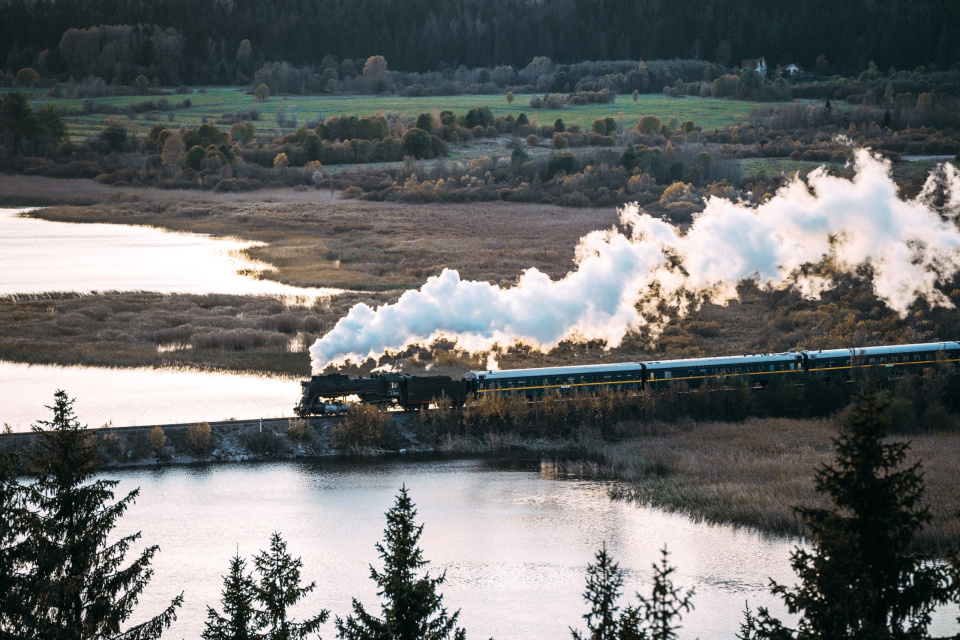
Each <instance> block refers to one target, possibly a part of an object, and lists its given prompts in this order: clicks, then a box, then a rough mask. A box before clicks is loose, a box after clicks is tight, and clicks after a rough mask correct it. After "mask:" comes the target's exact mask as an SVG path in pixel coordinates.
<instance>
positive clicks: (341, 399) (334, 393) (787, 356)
mask: <svg viewBox="0 0 960 640" xmlns="http://www.w3.org/2000/svg"><path fill="white" fill-rule="evenodd" d="M958 362H960V342H931V343H925V344H906V345H892V346H886V347H863V348H857V349H826V350H822V351H789V352H785V353H768V354H759V355H743V356H720V357H711V358H690V359H684V360H651V361H645V362H619V363H614V364H591V365H583V366H573V367H545V368H538V369H510V370H506V371H470V372H468V373H467V374H465V375H464V377H463V379H461V380H454V379H452V378H450V377H447V376H412V375H407V374H402V373H379V374H376V375H373V376H370V377H368V378H350V377H349V376H346V375H343V374H337V373H332V374H327V375H322V376H313V377H312V378H310V380H308V381H305V382H301V383H300V385H301V387H302V392H303V393H302V397H301V398H300V403H299V404H298V405H297V406H296V407H295V408H294V410H295V411H296V412H297V414H299V415H300V416H303V417H306V416H309V415H325V414H333V413H342V412H343V411H345V410H346V407H347V405H346V402H345V401H346V399H348V398H352V397H356V398H359V401H360V402H362V403H372V404H377V405H380V406H384V407H388V406H398V407H401V408H403V409H405V410H408V411H411V410H415V409H419V408H421V407H426V406H428V405H429V404H430V403H431V402H433V401H434V400H435V399H436V398H440V397H446V398H449V399H450V401H451V402H452V403H453V404H454V405H463V404H464V403H465V402H466V401H467V399H468V398H469V397H470V396H475V397H480V396H483V395H484V394H489V393H494V394H510V395H523V396H526V397H527V398H530V399H535V398H536V397H538V396H541V395H543V394H544V393H552V392H559V393H561V394H567V393H583V392H588V393H589V392H596V391H599V390H601V389H615V390H618V391H644V390H647V389H659V388H664V387H670V386H673V385H685V386H687V387H697V386H700V385H702V384H704V383H705V382H707V381H710V380H715V381H721V382H725V381H730V382H733V383H741V382H745V383H747V384H749V385H751V386H760V387H763V386H766V385H767V384H768V383H769V382H770V381H771V380H774V379H777V378H779V379H789V378H794V379H799V378H802V377H804V376H809V375H811V374H819V375H822V376H827V377H835V378H843V379H847V378H848V377H849V376H850V372H851V369H853V368H855V367H864V368H867V369H870V368H879V369H883V370H884V371H889V372H894V373H896V372H902V371H910V370H918V369H922V368H923V367H927V366H930V365H933V364H937V363H953V364H954V365H956V364H957V363H958Z"/></svg>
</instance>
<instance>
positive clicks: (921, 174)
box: [740, 158, 943, 182]
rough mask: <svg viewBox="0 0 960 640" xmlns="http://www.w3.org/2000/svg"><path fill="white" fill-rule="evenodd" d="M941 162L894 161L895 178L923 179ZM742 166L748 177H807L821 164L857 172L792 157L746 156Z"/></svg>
mask: <svg viewBox="0 0 960 640" xmlns="http://www.w3.org/2000/svg"><path fill="white" fill-rule="evenodd" d="M941 162H943V160H942V159H941V160H937V159H926V158H924V159H918V160H906V159H905V160H903V161H900V162H894V163H893V178H894V180H896V181H898V182H899V181H901V180H910V179H913V180H917V179H919V180H923V179H924V178H926V177H927V175H928V174H929V173H930V171H931V170H932V169H933V168H934V167H935V166H936V165H937V164H940V163H941ZM740 166H741V168H742V169H743V175H744V176H746V177H748V178H759V177H766V178H772V177H774V176H779V175H781V174H783V175H788V176H789V175H791V174H794V173H797V172H799V173H800V175H801V176H802V177H806V176H807V174H808V173H810V172H811V171H813V170H814V169H816V168H817V167H821V166H824V167H826V168H827V169H828V170H829V171H831V172H834V173H836V174H837V175H839V176H842V177H844V178H853V176H854V174H855V171H854V169H853V166H852V165H847V164H843V163H839V162H827V161H824V162H812V161H809V160H791V159H790V158H744V159H743V160H741V161H740Z"/></svg>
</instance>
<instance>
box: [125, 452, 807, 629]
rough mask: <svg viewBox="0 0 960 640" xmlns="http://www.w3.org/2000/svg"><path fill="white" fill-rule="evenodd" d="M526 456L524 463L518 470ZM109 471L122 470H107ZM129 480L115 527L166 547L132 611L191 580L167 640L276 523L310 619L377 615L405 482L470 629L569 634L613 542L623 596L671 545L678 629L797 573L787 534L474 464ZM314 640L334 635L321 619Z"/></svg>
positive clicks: (193, 471)
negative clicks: (680, 599) (687, 593)
mask: <svg viewBox="0 0 960 640" xmlns="http://www.w3.org/2000/svg"><path fill="white" fill-rule="evenodd" d="M525 466H529V465H525ZM114 475H116V474H114ZM119 477H120V479H121V487H120V489H122V490H130V489H132V488H134V487H136V486H140V487H141V495H140V498H139V500H138V503H137V505H136V506H135V507H133V508H132V509H131V510H130V511H129V512H128V514H127V515H126V516H124V518H123V521H122V528H123V532H129V531H136V530H143V532H144V536H143V542H144V544H159V545H160V546H161V552H160V554H159V555H158V556H157V560H156V562H155V568H156V575H155V577H154V580H153V583H152V585H151V587H150V589H149V593H147V594H146V595H145V597H144V598H143V607H142V608H141V609H140V611H143V612H144V613H145V614H146V613H147V612H148V611H155V610H158V609H159V608H160V607H161V606H162V605H163V603H164V602H165V600H168V599H169V597H172V595H174V594H176V593H179V592H180V591H181V590H186V598H187V604H186V606H185V609H184V612H183V615H181V616H180V621H179V622H178V623H177V626H176V627H175V628H174V629H173V630H172V632H171V636H172V637H198V636H199V633H200V631H201V629H202V627H203V621H204V618H205V605H206V604H217V603H219V598H220V589H221V587H222V579H221V576H222V575H223V574H224V573H225V572H226V570H227V567H228V562H229V558H230V557H231V556H232V554H233V553H234V552H235V551H236V550H237V548H238V546H239V550H240V553H241V555H244V556H247V557H249V556H251V555H253V554H255V553H256V552H257V551H258V550H260V549H261V548H264V547H266V545H267V541H268V539H269V536H270V533H271V532H273V531H280V532H282V534H283V536H284V538H285V539H286V540H287V541H288V543H289V547H290V550H291V551H292V552H293V553H294V554H296V555H300V556H302V557H303V561H304V571H303V576H304V578H305V579H306V580H316V582H317V591H316V592H314V594H313V595H312V596H311V597H310V598H309V600H308V601H307V602H306V603H305V605H304V607H303V608H302V612H303V615H306V614H308V613H310V612H313V611H316V610H317V609H318V608H321V607H326V608H329V609H331V610H332V612H333V614H335V615H340V616H344V615H346V614H348V613H349V612H350V598H351V597H357V598H358V599H360V600H361V602H363V603H364V605H365V606H367V607H368V608H372V610H373V611H379V607H378V605H377V602H378V601H377V598H376V589H375V585H374V584H373V582H372V581H371V580H370V579H369V568H368V567H369V565H370V564H371V563H372V564H374V565H376V566H378V567H379V566H380V564H379V560H378V558H377V555H376V551H375V549H374V544H375V543H376V542H378V541H380V540H381V539H382V535H383V528H384V525H385V522H384V517H383V514H384V512H385V511H386V510H387V509H388V508H389V507H390V506H391V505H392V504H393V500H394V496H395V494H396V491H397V489H398V487H400V485H401V484H402V483H406V485H407V487H408V488H409V489H410V491H411V495H412V497H413V499H414V501H415V502H416V504H417V509H418V514H419V515H418V519H419V520H420V521H421V522H423V523H424V524H425V528H424V533H423V537H422V538H421V542H422V545H421V546H422V548H423V549H424V551H425V555H426V557H427V558H428V559H429V560H431V565H430V566H431V568H432V571H434V572H440V571H446V573H447V582H446V584H445V585H444V587H443V592H444V594H445V597H446V600H445V601H446V603H447V605H448V606H449V607H450V608H451V609H457V608H460V609H462V613H461V623H462V625H463V626H464V627H465V628H466V629H467V631H468V633H469V635H470V637H473V638H488V637H491V636H492V637H495V638H501V639H505V638H563V637H569V631H568V629H567V627H568V626H569V625H574V626H576V627H579V626H580V623H581V622H582V619H581V617H580V616H582V615H583V613H585V611H584V606H583V601H582V597H581V594H582V592H583V587H584V575H585V574H584V572H585V569H586V565H587V563H588V562H590V561H591V560H592V559H593V553H594V552H595V550H596V549H597V548H599V546H600V545H601V544H602V543H603V542H604V541H606V543H607V546H608V549H610V551H611V552H612V554H613V555H614V556H615V558H616V560H617V561H618V562H619V563H620V565H621V567H623V568H624V569H625V570H626V581H625V591H626V592H627V593H633V592H634V591H636V590H641V591H643V592H647V591H648V589H649V584H648V581H649V575H650V571H649V568H650V565H651V563H653V562H654V561H656V560H657V559H658V557H659V549H660V548H661V547H662V546H663V545H664V544H665V543H667V544H668V545H669V548H670V551H671V560H672V562H673V563H675V564H676V565H677V566H678V572H677V574H676V576H677V577H676V582H677V584H679V585H682V586H684V587H695V588H696V590H697V595H696V599H695V603H696V607H697V608H696V611H695V612H693V613H691V614H690V615H689V616H688V617H687V618H685V620H684V623H683V626H684V629H683V630H682V632H681V636H682V637H684V638H693V637H700V638H732V637H734V634H735V632H736V631H737V629H738V624H739V621H740V617H741V615H740V611H741V610H742V609H743V603H744V600H745V599H748V598H749V600H750V602H751V605H752V606H754V607H756V606H757V605H765V606H771V607H772V608H773V609H774V610H775V611H779V608H778V604H777V602H776V601H775V600H773V599H772V598H771V597H770V596H769V595H768V594H767V593H766V581H767V577H768V576H772V577H774V578H776V579H777V580H781V581H787V582H789V581H791V580H792V574H791V573H790V570H789V566H788V563H787V558H788V556H789V552H790V549H791V548H792V545H791V543H790V542H788V541H784V540H777V539H765V538H761V537H760V536H758V535H755V534H752V533H749V532H746V531H734V530H732V529H729V528H726V527H711V526H707V525H703V524H695V523H693V522H691V521H690V520H689V519H687V518H684V517H681V516H676V515H671V514H665V513H662V512H659V511H656V510H652V509H642V508H637V507H635V506H633V505H630V504H626V503H622V502H615V501H611V500H610V499H609V498H608V497H607V487H606V486H604V485H603V484H599V483H593V482H583V481H555V480H550V479H547V478H544V477H542V476H541V475H540V474H539V473H538V472H536V471H511V470H503V469H502V468H497V467H495V466H490V465H487V464H485V463H483V462H479V461H447V462H382V461H381V462H377V463H372V464H371V463H366V464H351V463H329V464H321V463H317V464H294V463H278V464H259V465H249V464H244V465H228V466H219V467H204V468H189V469H184V468H180V469H167V470H163V471H129V472H124V473H121V474H119ZM322 635H323V637H333V635H334V630H333V625H332V624H329V625H327V628H326V629H325V630H324V631H323V634H322Z"/></svg>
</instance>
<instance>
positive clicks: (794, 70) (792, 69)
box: [783, 62, 803, 76]
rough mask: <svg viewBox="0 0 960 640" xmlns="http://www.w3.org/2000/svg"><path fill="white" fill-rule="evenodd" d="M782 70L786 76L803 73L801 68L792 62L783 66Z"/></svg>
mask: <svg viewBox="0 0 960 640" xmlns="http://www.w3.org/2000/svg"><path fill="white" fill-rule="evenodd" d="M783 72H784V73H785V74H787V75H788V76H795V75H797V74H798V73H803V69H801V68H800V67H798V66H797V65H795V64H793V63H792V62H791V63H790V64H788V65H787V66H785V67H784V68H783Z"/></svg>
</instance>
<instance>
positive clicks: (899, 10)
mask: <svg viewBox="0 0 960 640" xmlns="http://www.w3.org/2000/svg"><path fill="white" fill-rule="evenodd" d="M373 55H382V56H384V57H385V58H386V60H387V61H388V63H389V65H390V68H391V69H396V70H400V71H418V72H425V71H443V70H445V69H456V68H457V67H458V66H460V65H464V66H466V67H468V68H477V67H484V68H489V69H495V68H496V67H498V66H507V65H509V66H513V67H514V68H521V67H523V66H525V65H527V64H528V63H529V62H530V60H532V59H534V58H536V57H538V56H542V57H547V58H550V59H551V60H553V61H555V62H557V63H560V64H572V63H576V62H580V61H584V60H628V59H629V60H649V59H672V58H683V59H700V60H709V61H713V62H716V63H719V64H721V65H724V66H738V65H739V63H740V61H741V59H744V58H756V57H759V56H764V57H765V58H766V59H767V62H768V63H769V65H770V66H771V68H772V67H774V66H775V65H777V64H783V65H787V64H789V63H796V64H799V65H800V66H801V67H803V68H805V69H808V70H813V71H816V72H818V73H821V74H828V75H829V74H841V75H850V74H856V73H859V72H860V71H862V70H863V69H865V68H867V66H868V63H869V62H870V61H874V62H875V63H876V65H877V67H878V68H879V69H880V70H882V71H886V70H888V69H890V68H891V67H894V68H897V69H914V68H915V67H917V66H926V67H928V69H929V68H931V67H933V66H934V65H935V68H939V69H946V68H949V67H950V66H951V65H953V64H955V63H956V62H957V61H958V60H960V3H957V2H955V1H954V0H919V1H918V0H858V1H856V2H839V3H838V2H834V1H831V0H811V1H809V2H795V1H793V2H788V1H787V0H678V1H675V2H664V1H662V0H634V1H633V2H622V1H619V0H553V1H551V2H542V1H533V0H456V1H455V2H450V1H448V0H96V1H88V0H36V1H31V0H0V61H3V65H4V69H5V70H6V72H7V73H8V74H11V75H12V74H16V73H17V72H18V71H19V70H20V69H22V68H25V67H31V68H35V69H36V70H37V71H38V72H39V73H40V75H41V76H44V77H55V78H59V79H61V80H66V79H67V78H69V77H71V76H72V77H74V78H75V79H76V80H78V81H80V80H82V79H83V78H84V77H86V76H87V75H88V74H94V75H99V76H100V77H102V78H103V79H104V81H106V82H111V81H113V80H114V79H115V78H116V80H117V81H118V82H120V83H123V84H127V83H129V82H131V81H132V80H133V78H134V77H136V76H137V75H145V76H147V77H149V78H151V79H153V78H157V80H158V81H159V82H160V83H162V84H164V85H168V86H170V85H177V84H180V83H187V84H201V83H202V84H225V83H240V84H244V83H246V82H248V81H249V80H250V79H252V77H253V74H254V72H255V71H256V70H257V69H259V68H260V67H261V66H263V65H264V64H265V63H267V62H288V63H290V64H291V65H294V66H310V67H313V68H314V69H322V68H327V69H332V70H334V71H335V72H336V73H338V74H339V76H340V78H341V79H343V78H345V77H350V76H351V75H356V74H357V73H359V72H360V71H361V69H359V68H356V61H357V60H364V59H366V58H367V57H369V56H373ZM105 67H106V68H105ZM131 74H132V75H131ZM127 75H130V76H131V77H125V76H127ZM652 90H654V91H659V90H660V87H654V88H652Z"/></svg>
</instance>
